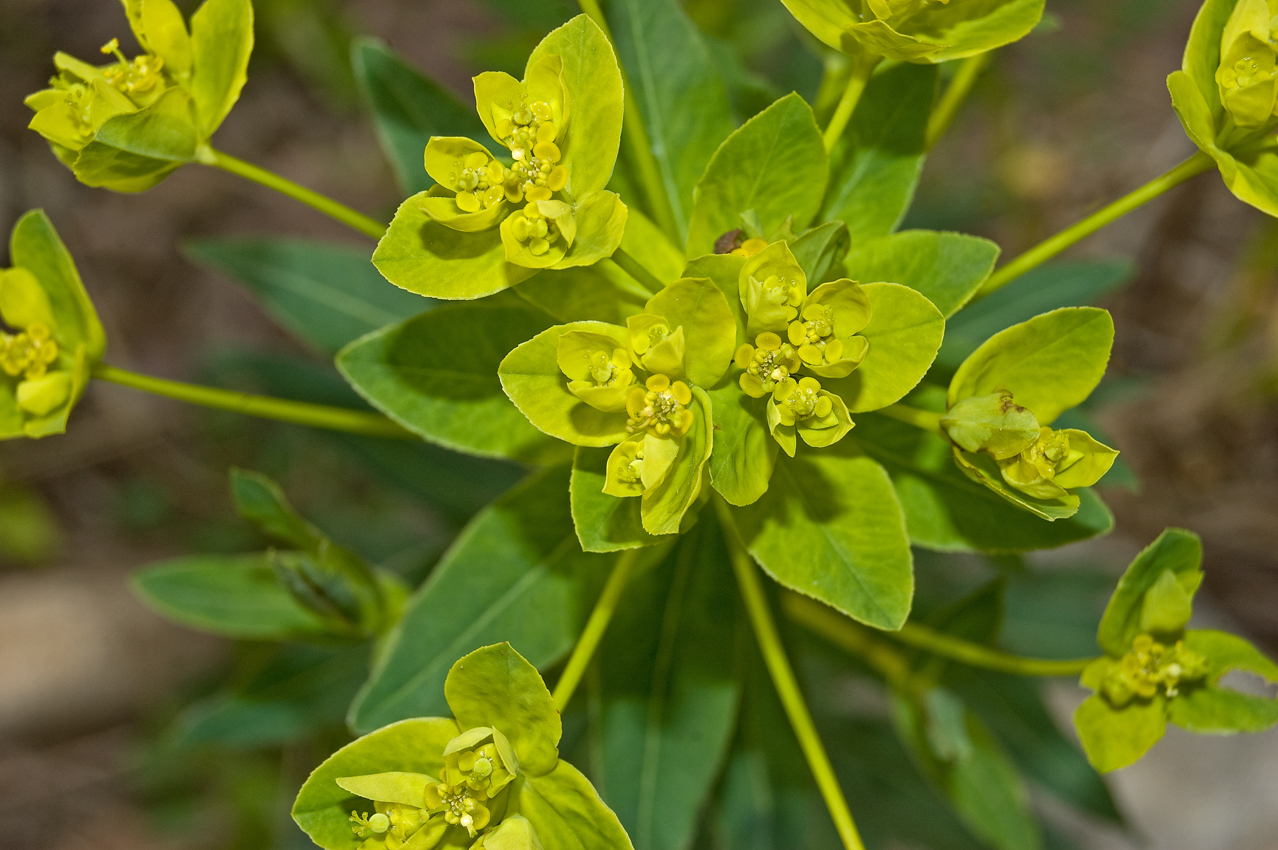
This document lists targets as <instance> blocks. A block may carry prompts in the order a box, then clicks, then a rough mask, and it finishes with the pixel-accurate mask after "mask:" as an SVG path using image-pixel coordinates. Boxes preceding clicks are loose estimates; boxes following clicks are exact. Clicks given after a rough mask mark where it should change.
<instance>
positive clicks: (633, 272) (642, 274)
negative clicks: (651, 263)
mask: <svg viewBox="0 0 1278 850" xmlns="http://www.w3.org/2000/svg"><path fill="white" fill-rule="evenodd" d="M612 261H613V262H614V263H616V264H617V265H618V266H620V267H621V270H622V271H624V272H625V273H626V274H628V275H630V276H631V277H633V278H634V279H635V280H637V281H639V285H640V286H642V287H643V288H644V289H646V290H648V291H649V292H651V293H653V294H656V293H658V292H660V291H661V290H662V289H663V288H664V287H665V284H664V283H663V282H662V281H661V278H659V277H657V276H656V275H655V274H653V273H652V272H650V271H648V267H647V266H645V265H644V264H643V263H641V262H639V261H638V260H636V259H635V258H634V257H632V256H630V255H629V254H627V253H626V252H625V251H623V250H621V249H620V248H618V249H617V250H616V251H613V252H612Z"/></svg>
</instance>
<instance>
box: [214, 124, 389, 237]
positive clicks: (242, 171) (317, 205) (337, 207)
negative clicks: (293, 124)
mask: <svg viewBox="0 0 1278 850" xmlns="http://www.w3.org/2000/svg"><path fill="white" fill-rule="evenodd" d="M197 157H198V158H199V161H200V162H202V163H204V164H205V165H210V166H212V167H214V168H220V169H222V170H223V171H228V172H230V173H231V174H237V175H239V176H240V177H243V178H244V179H245V180H252V181H253V182H254V183H258V184H260V185H262V186H265V187H266V188H268V189H274V190H275V191H277V192H280V193H282V194H285V195H288V196H289V197H290V198H292V199H294V200H296V201H301V202H302V203H304V204H306V205H307V206H308V207H311V208H313V209H317V210H319V211H320V212H322V213H324V214H325V215H327V216H329V217H331V218H335V219H337V220H338V221H340V222H341V223H342V224H345V225H346V226H347V227H351V228H354V229H355V230H358V231H359V232H360V233H363V234H364V235H366V236H371V237H372V238H373V239H381V238H382V234H384V233H385V232H386V225H384V224H382V223H381V222H379V221H377V220H376V219H373V218H369V217H368V216H366V215H364V214H363V213H359V212H356V211H355V210H353V209H351V208H350V207H348V206H346V205H345V204H339V203H338V202H337V201H334V200H333V199H332V198H329V197H326V196H325V195H321V194H320V193H319V192H315V191H313V190H311V189H307V188H306V187H305V186H299V185H298V184H296V183H294V182H293V181H292V180H289V179H287V178H284V177H281V176H280V175H278V174H276V173H275V172H273V171H267V170H266V169H265V168H261V167H259V166H256V165H253V164H252V163H249V162H245V161H244V160H242V159H237V158H235V157H233V156H231V155H230V154H226V153H222V152H221V151H219V150H214V149H213V148H211V147H207V146H206V147H203V148H201V149H200V150H199V151H198V153H197Z"/></svg>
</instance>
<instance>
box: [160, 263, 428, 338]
mask: <svg viewBox="0 0 1278 850" xmlns="http://www.w3.org/2000/svg"><path fill="white" fill-rule="evenodd" d="M183 252H184V253H185V254H186V255H187V257H189V258H190V259H192V260H193V261H194V262H196V263H199V264H200V265H202V266H205V267H206V268H211V269H214V270H216V271H220V272H222V273H223V274H226V275H228V276H230V277H232V278H234V279H235V280H238V281H239V282H240V283H242V284H244V285H245V286H246V287H247V288H248V289H249V291H250V292H252V293H253V294H254V295H256V296H257V298H258V300H259V301H261V302H262V304H263V306H264V307H265V308H266V310H267V312H269V313H270V314H271V316H272V317H273V318H274V319H275V320H276V321H277V322H279V323H280V324H281V325H283V326H284V327H285V328H286V329H287V330H288V331H289V332H290V333H292V334H293V335H294V336H295V337H297V338H298V339H300V340H302V341H303V342H306V343H309V344H310V345H312V346H314V347H315V348H316V349H318V350H319V351H321V352H323V353H325V354H328V355H330V356H332V355H334V354H336V353H337V352H338V351H339V350H340V349H341V348H342V346H344V345H346V344H347V343H348V342H350V341H351V340H353V339H355V338H357V337H360V336H363V335H364V334H366V333H368V332H370V331H374V330H376V329H378V328H380V327H384V326H385V325H389V324H392V323H394V322H399V321H403V320H405V319H408V318H411V317H412V316H415V315H417V314H418V313H422V312H425V311H426V310H429V309H430V308H431V307H432V306H433V305H432V303H431V302H430V301H427V300H424V299H422V298H420V297H418V296H416V295H413V294H411V293H408V292H405V291H403V290H402V289H399V288H397V287H394V286H389V285H387V283H386V279H385V278H383V277H382V276H381V275H380V274H378V272H377V269H375V268H373V265H372V263H370V262H369V259H368V253H367V251H365V250H363V249H359V248H354V247H346V246H342V245H334V244H326V243H321V242H312V241H309V240H303V239H257V238H230V239H199V240H196V241H194V242H188V243H186V245H184V246H183Z"/></svg>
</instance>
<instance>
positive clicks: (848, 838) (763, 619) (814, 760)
mask: <svg viewBox="0 0 1278 850" xmlns="http://www.w3.org/2000/svg"><path fill="white" fill-rule="evenodd" d="M715 507H716V509H717V510H718V511H719V515H720V518H721V519H722V525H723V536H724V538H725V539H726V540H727V541H728V550H729V554H730V555H731V558H732V570H733V572H734V573H736V576H737V585H738V587H740V588H741V596H742V598H743V599H744V600H745V606H746V613H747V614H748V615H749V617H750V624H751V625H752V626H753V627H754V635H755V637H756V638H757V639H758V641H759V649H760V650H761V651H762V652H763V661H764V663H765V664H766V665H767V667H768V673H769V674H771V676H772V683H773V685H775V686H776V689H777V695H778V696H780V697H781V705H782V706H783V707H784V708H785V713H786V716H787V717H789V718H790V726H791V727H792V728H793V729H794V734H795V737H796V738H798V739H799V747H800V748H801V749H802V750H803V755H804V757H805V758H806V759H807V761H808V767H809V768H810V769H811V770H812V776H813V778H814V779H816V784H817V788H819V789H820V791H821V796H822V797H823V798H824V799H825V805H826V808H827V809H829V811H830V817H831V818H832V819H833V820H834V828H835V829H836V830H837V831H838V833H839V838H840V839H841V840H842V842H843V846H844V848H845V850H865V845H864V844H863V843H862V842H861V836H860V834H859V833H858V832H857V829H856V823H855V822H854V821H853V820H852V812H851V810H849V809H848V803H847V800H846V799H845V798H844V796H843V789H842V788H840V787H839V780H838V777H836V776H835V775H834V768H833V767H832V766H831V764H830V757H829V756H828V755H826V752H825V745H824V744H822V743H821V738H820V736H819V735H818V734H817V730H816V724H814V723H813V722H812V714H811V713H810V712H809V711H808V706H807V703H805V702H804V700H803V693H802V692H801V691H800V690H799V683H798V681H797V680H796V679H795V677H794V670H793V669H791V667H790V661H789V659H788V658H786V654H785V647H784V646H783V645H782V643H781V636H780V635H779V634H778V633H777V626H776V623H775V622H774V621H773V619H772V610H771V609H770V608H769V607H768V597H767V594H766V593H765V592H764V589H763V582H761V581H760V580H759V571H758V569H756V567H755V565H754V561H753V560H752V559H751V558H750V556H749V554H747V553H746V551H745V549H744V547H742V545H741V541H739V540H738V539H737V537H736V533H735V532H734V531H733V530H732V518H731V516H729V514H728V505H727V503H726V502H724V501H723V499H721V498H717V497H716V499H715Z"/></svg>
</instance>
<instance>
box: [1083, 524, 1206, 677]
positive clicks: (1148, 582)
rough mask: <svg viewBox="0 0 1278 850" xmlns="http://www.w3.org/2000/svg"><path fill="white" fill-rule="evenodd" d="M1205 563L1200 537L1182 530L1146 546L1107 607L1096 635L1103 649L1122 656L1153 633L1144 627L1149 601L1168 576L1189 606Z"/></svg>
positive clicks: (1119, 582)
mask: <svg viewBox="0 0 1278 850" xmlns="http://www.w3.org/2000/svg"><path fill="white" fill-rule="evenodd" d="M1202 561H1203V545H1202V541H1201V540H1200V539H1199V537H1198V535H1196V534H1194V533H1193V532H1191V531H1185V530H1183V529H1179V528H1169V529H1167V530H1166V531H1164V532H1163V533H1162V534H1160V535H1159V536H1158V539H1157V540H1155V541H1154V542H1153V543H1151V544H1149V546H1147V547H1145V549H1144V550H1143V551H1142V552H1141V553H1140V554H1139V555H1137V556H1136V558H1135V559H1134V560H1133V561H1132V563H1131V564H1130V565H1129V566H1128V567H1127V570H1126V572H1124V573H1123V577H1122V578H1121V579H1119V581H1118V587H1117V588H1115V590H1114V594H1113V596H1111V597H1110V600H1109V604H1108V605H1107V606H1106V607H1105V614H1104V616H1103V617H1102V618H1101V622H1100V627H1099V629H1098V631H1097V636H1096V640H1097V643H1099V644H1100V647H1101V649H1103V650H1105V652H1107V653H1109V654H1110V655H1112V656H1114V657H1118V656H1121V655H1123V654H1124V653H1125V652H1127V650H1128V649H1130V648H1131V645H1132V641H1134V640H1135V639H1136V637H1137V635H1139V634H1141V633H1142V632H1144V631H1149V629H1145V628H1142V619H1143V618H1144V617H1145V616H1146V614H1145V610H1146V609H1145V600H1146V597H1147V595H1148V593H1149V591H1151V590H1152V589H1154V588H1155V587H1156V586H1158V584H1159V580H1160V579H1161V578H1162V576H1163V575H1164V573H1170V574H1171V576H1172V578H1173V579H1174V580H1175V584H1176V585H1177V587H1178V588H1180V589H1181V593H1182V596H1181V599H1182V600H1183V602H1184V604H1185V605H1188V603H1189V601H1190V600H1192V598H1193V594H1194V591H1196V590H1197V589H1198V585H1199V584H1200V583H1201V582H1202V569H1201V568H1202ZM1164 595H1166V594H1164ZM1185 613H1187V612H1185ZM1188 619H1189V618H1188V616H1186V617H1185V618H1184V620H1182V621H1181V622H1180V623H1179V624H1178V625H1175V626H1174V627H1173V628H1171V629H1165V630H1163V631H1167V632H1176V631H1179V630H1180V629H1181V628H1183V627H1184V625H1185V623H1186V622H1188Z"/></svg>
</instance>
